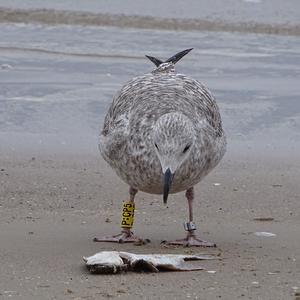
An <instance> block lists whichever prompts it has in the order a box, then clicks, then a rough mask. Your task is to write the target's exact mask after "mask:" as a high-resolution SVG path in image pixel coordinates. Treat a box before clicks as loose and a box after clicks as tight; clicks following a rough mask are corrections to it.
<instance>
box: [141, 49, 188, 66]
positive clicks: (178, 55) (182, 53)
mask: <svg viewBox="0 0 300 300" xmlns="http://www.w3.org/2000/svg"><path fill="white" fill-rule="evenodd" d="M191 50H193V48H190V49H186V50H183V51H180V52H178V53H176V54H175V55H173V56H171V57H170V58H168V59H167V60H166V61H162V60H160V59H158V58H156V57H153V56H149V55H146V57H147V58H148V59H149V60H150V61H152V62H153V63H154V64H155V66H156V67H159V66H160V65H161V64H162V63H167V62H171V63H173V64H174V65H175V64H176V63H177V62H178V61H179V60H180V59H181V58H182V57H184V56H185V55H186V54H188V53H189V52H190V51H191Z"/></svg>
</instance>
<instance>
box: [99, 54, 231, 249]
mask: <svg viewBox="0 0 300 300" xmlns="http://www.w3.org/2000/svg"><path fill="white" fill-rule="evenodd" d="M191 50H192V49H187V50H184V51H181V52H179V53H177V54H175V55H174V56H172V57H170V58H169V59H168V60H166V61H161V60H160V59H157V58H155V57H152V56H147V58H148V59H150V60H151V61H152V62H153V63H154V64H155V65H156V69H155V70H153V71H152V72H151V73H148V74H145V75H142V76H138V77H135V78H133V79H132V80H130V81H129V82H127V83H126V84H125V85H124V86H123V87H122V88H121V90H120V91H119V92H118V93H117V94H116V95H115V97H114V98H113V101H112V104H111V106H110V108H109V110H108V112H107V115H106V117H105V120H104V126H103V130H102V132H101V134H100V142H99V149H100V152H101V154H102V156H103V158H104V159H105V160H106V162H107V163H108V164H109V165H110V166H111V167H112V168H113V169H114V170H115V172H116V173H117V175H118V176H119V177H120V178H121V179H122V180H123V181H125V182H126V183H127V184H128V185H129V187H130V188H129V195H130V196H129V200H128V201H127V202H124V203H123V213H122V222H121V228H122V231H121V233H120V234H118V235H115V236H111V237H100V238H95V239H94V240H95V241H98V242H135V241H140V238H138V237H137V236H135V235H134V234H133V232H132V230H131V228H132V225H133V216H134V205H135V204H134V198H135V195H136V193H137V192H138V191H143V192H146V193H151V194H163V201H164V203H167V198H168V194H169V193H178V192H181V191H186V193H185V195H186V198H187V202H188V209H189V221H188V222H185V223H184V228H185V230H186V231H187V235H186V237H185V238H184V239H180V240H175V241H169V242H167V243H168V244H173V245H174V244H175V245H185V246H203V247H205V246H206V247H209V246H215V244H214V243H211V242H207V241H204V240H202V239H200V238H198V237H197V236H196V234H195V230H196V226H195V223H194V222H193V200H194V185H196V184H197V183H198V182H200V181H201V179H203V177H204V176H206V175H207V174H208V173H209V172H210V171H211V170H212V169H213V168H214V167H215V166H216V165H217V164H218V163H219V161H220V160H221V159H222V157H223V155H224V153H225V150H226V138H225V134H224V131H223V129H222V121H221V116H220V112H219V108H218V105H217V104H216V101H215V98H214V97H213V96H212V94H211V93H210V91H209V90H208V89H207V88H206V87H205V86H204V85H203V84H201V83H200V82H199V81H197V80H194V79H192V78H190V77H188V76H186V75H183V74H178V73H176V72H175V67H174V65H175V63H176V62H177V61H179V60H180V59H181V58H182V57H183V56H184V55H186V54H187V53H188V52H190V51H191Z"/></svg>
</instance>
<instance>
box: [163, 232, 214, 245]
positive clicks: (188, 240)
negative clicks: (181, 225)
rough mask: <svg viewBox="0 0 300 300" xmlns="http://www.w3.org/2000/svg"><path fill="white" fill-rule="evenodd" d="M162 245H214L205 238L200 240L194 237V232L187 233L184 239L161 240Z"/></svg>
mask: <svg viewBox="0 0 300 300" xmlns="http://www.w3.org/2000/svg"><path fill="white" fill-rule="evenodd" d="M162 244H163V245H167V246H168V245H177V246H184V247H216V244H215V243H211V242H208V241H205V240H201V239H199V238H197V237H196V235H195V234H191V233H188V235H187V237H186V238H184V239H179V240H175V241H163V242H162Z"/></svg>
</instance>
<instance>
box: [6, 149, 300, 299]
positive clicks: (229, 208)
mask: <svg viewBox="0 0 300 300" xmlns="http://www.w3.org/2000/svg"><path fill="white" fill-rule="evenodd" d="M32 154H33V153H30V152H25V153H23V154H21V153H18V154H16V153H13V152H10V153H6V154H4V155H3V153H1V157H0V162H1V172H0V176H1V202H0V203H1V207H0V224H1V225H0V226H1V232H0V241H1V247H0V257H1V274H0V276H1V282H0V297H1V299H2V298H3V299H105V298H119V297H122V298H124V299H185V298H191V299H219V298H221V299H295V297H294V294H295V291H296V290H293V287H300V281H299V276H298V275H299V268H300V265H299V261H300V255H299V249H300V239H299V225H300V224H299V220H300V215H299V212H300V209H299V208H300V202H299V182H298V179H299V160H297V161H292V160H288V159H287V160H286V161H285V162H283V161H282V160H280V161H278V160H273V159H269V161H264V164H263V168H262V167H261V162H260V161H259V160H256V161H255V160H251V159H248V160H247V161H245V160H244V159H239V158H237V157H231V158H230V157H227V158H225V159H224V161H223V163H222V164H221V165H220V166H219V168H217V169H216V170H215V171H214V172H213V173H212V174H210V175H209V176H208V177H207V178H206V179H205V180H204V181H203V182H202V183H200V184H199V185H198V186H197V188H196V201H195V218H196V223H197V226H198V233H199V234H201V236H202V237H203V238H205V239H207V240H210V241H214V242H216V243H217V246H218V247H217V248H216V249H195V248H194V249H187V248H170V249H165V248H162V246H160V241H161V240H165V239H174V238H179V237H183V235H184V230H183V226H182V222H184V221H186V219H187V204H186V200H185V198H184V193H180V194H176V195H172V196H171V197H170V199H169V203H168V208H165V207H164V206H163V203H162V199H161V197H159V196H155V195H148V194H144V193H139V194H138V195H137V199H136V206H137V211H136V218H135V220H136V221H135V232H136V234H138V235H140V236H142V237H144V238H149V239H150V240H151V243H150V244H147V245H144V246H133V245H123V244H108V243H103V244H102V243H94V242H93V241H92V239H93V237H95V236H97V235H103V234H113V233H117V232H118V231H119V222H120V209H121V201H122V200H125V199H126V198H127V186H126V185H125V184H124V183H122V182H121V181H120V180H119V179H118V178H117V177H116V175H114V173H113V172H112V171H111V170H110V169H109V167H108V166H107V165H106V164H105V163H104V162H103V161H102V159H101V158H100V157H99V156H95V155H94V154H91V155H58V154H56V155H54V154H52V155H51V154H49V155H43V154H38V153H36V155H34V156H33V155H32ZM215 183H220V185H214V184H215ZM260 217H271V218H274V220H271V221H255V220H254V219H255V218H260ZM257 231H267V232H272V233H275V234H276V236H275V237H257V236H255V235H254V234H253V233H254V232H257ZM113 249H116V250H126V251H132V252H137V253H155V252H158V253H199V252H200V253H214V254H220V257H221V260H220V261H206V262H203V263H202V265H203V266H204V267H205V268H207V270H214V271H216V273H215V274H210V273H207V272H206V271H197V272H175V273H159V274H147V273H144V274H134V273H128V274H121V275H106V276H101V275H99V276H95V275H90V274H89V273H88V271H87V270H86V269H85V267H84V265H83V261H82V256H87V255H92V254H94V253H96V252H97V251H101V250H113Z"/></svg>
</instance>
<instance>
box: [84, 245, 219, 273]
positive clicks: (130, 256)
mask: <svg viewBox="0 0 300 300" xmlns="http://www.w3.org/2000/svg"><path fill="white" fill-rule="evenodd" d="M210 259H216V257H215V256H212V255H178V254H134V253H129V252H123V251H120V252H118V251H102V252H99V253H96V254H95V255H93V256H90V257H83V260H84V261H85V263H86V266H87V268H88V270H89V271H90V272H91V273H98V274H116V273H119V272H121V271H135V272H140V271H148V272H155V273H157V272H159V271H196V270H204V268H203V267H201V266H191V265H189V264H188V263H187V261H191V260H210Z"/></svg>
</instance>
